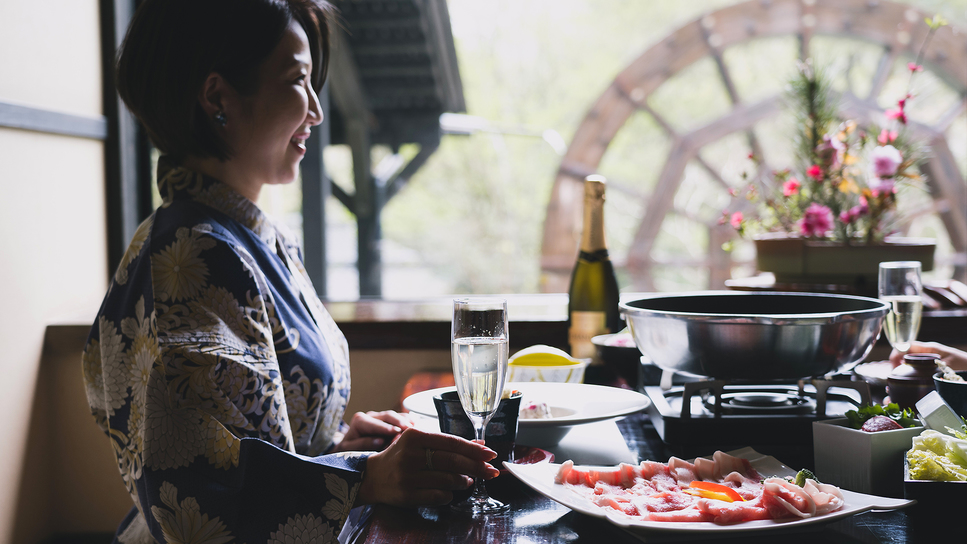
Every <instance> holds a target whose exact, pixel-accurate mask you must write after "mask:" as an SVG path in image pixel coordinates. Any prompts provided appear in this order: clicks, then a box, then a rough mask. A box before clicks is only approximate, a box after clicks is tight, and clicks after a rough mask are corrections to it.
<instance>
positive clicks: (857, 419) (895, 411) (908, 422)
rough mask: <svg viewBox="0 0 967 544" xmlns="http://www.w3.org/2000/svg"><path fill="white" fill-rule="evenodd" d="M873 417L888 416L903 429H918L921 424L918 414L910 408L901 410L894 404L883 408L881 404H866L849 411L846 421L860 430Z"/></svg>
mask: <svg viewBox="0 0 967 544" xmlns="http://www.w3.org/2000/svg"><path fill="white" fill-rule="evenodd" d="M873 416H886V417H888V418H890V419H892V420H893V421H896V422H897V423H899V424H900V426H901V427H916V426H917V424H918V423H919V420H918V419H917V416H916V414H914V412H913V410H911V409H909V408H904V409H902V410H901V409H900V405H898V404H896V403H895V402H894V403H890V404H887V405H886V406H881V405H879V404H874V405H871V404H866V405H864V406H860V407H859V410H849V411H847V412H846V419H847V420H849V426H850V427H852V428H853V429H859V428H860V427H862V426H863V423H865V422H866V420H867V419H870V418H871V417H873Z"/></svg>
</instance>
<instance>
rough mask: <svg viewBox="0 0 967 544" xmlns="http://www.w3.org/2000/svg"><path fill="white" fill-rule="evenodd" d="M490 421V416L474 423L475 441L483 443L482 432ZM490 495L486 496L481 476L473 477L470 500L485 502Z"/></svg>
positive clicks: (484, 431) (483, 432)
mask: <svg viewBox="0 0 967 544" xmlns="http://www.w3.org/2000/svg"><path fill="white" fill-rule="evenodd" d="M488 423H490V418H489V417H488V418H486V419H485V420H484V421H483V422H481V423H478V424H476V425H474V429H473V430H474V433H475V434H476V436H477V442H480V443H481V444H483V443H484V434H485V433H486V431H487V424H488ZM489 498H490V497H488V496H487V489H486V487H485V486H484V480H483V478H474V479H473V498H472V500H473V501H474V502H477V503H481V502H487V500H488V499H489Z"/></svg>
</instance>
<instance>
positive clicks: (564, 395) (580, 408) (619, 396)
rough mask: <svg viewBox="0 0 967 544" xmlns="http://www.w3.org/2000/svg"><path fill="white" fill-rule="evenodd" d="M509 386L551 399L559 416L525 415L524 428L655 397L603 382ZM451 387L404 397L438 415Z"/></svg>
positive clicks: (590, 416) (624, 409) (639, 405)
mask: <svg viewBox="0 0 967 544" xmlns="http://www.w3.org/2000/svg"><path fill="white" fill-rule="evenodd" d="M505 388H507V389H517V390H518V391H520V392H521V393H522V394H523V395H524V400H530V401H534V402H544V403H547V405H548V406H549V407H550V409H551V413H552V414H553V415H554V416H555V417H552V418H548V419H521V420H520V421H518V427H519V428H521V429H534V428H541V427H570V426H573V425H582V424H584V423H592V422H595V421H604V420H607V419H614V418H618V417H622V416H626V415H629V414H633V413H635V412H638V411H640V410H644V409H645V408H647V407H648V406H650V405H651V399H649V398H648V397H646V396H645V395H642V394H641V393H638V392H636V391H631V390H630V389H620V388H617V387H607V386H603V385H588V384H583V383H550V382H510V383H507V385H506V386H505ZM448 391H456V388H455V387H441V388H439V389H430V390H428V391H422V392H420V393H416V394H413V395H410V396H408V397H406V398H405V399H403V408H406V409H407V410H409V411H411V412H416V413H417V414H421V415H424V416H429V417H432V418H435V417H437V413H436V406H435V405H434V404H433V397H435V396H437V395H440V394H442V393H446V392H448ZM529 445H532V444H529Z"/></svg>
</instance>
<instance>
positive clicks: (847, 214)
mask: <svg viewBox="0 0 967 544" xmlns="http://www.w3.org/2000/svg"><path fill="white" fill-rule="evenodd" d="M868 211H870V209H869V207H867V206H866V205H863V206H853V207H852V208H850V209H849V210H843V211H842V212H840V214H839V220H840V221H842V222H843V223H846V224H847V225H848V224H850V223H852V222H853V221H856V220H857V219H859V217H860V216H861V215H866V212H868Z"/></svg>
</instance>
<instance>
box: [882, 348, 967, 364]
mask: <svg viewBox="0 0 967 544" xmlns="http://www.w3.org/2000/svg"><path fill="white" fill-rule="evenodd" d="M907 353H936V354H938V355H940V359H941V360H942V361H943V362H944V363H945V364H946V365H947V366H949V367H950V368H951V369H953V370H967V353H965V352H963V351H960V350H959V349H956V348H952V347H950V346H945V345H943V344H938V343H937V342H914V343H913V344H911V345H910V351H908V352H907ZM890 362H891V363H893V366H897V365H899V364H900V363H902V362H903V354H902V353H900V352H899V351H897V350H893V353H891V354H890Z"/></svg>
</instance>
